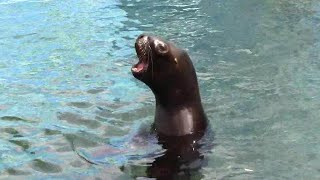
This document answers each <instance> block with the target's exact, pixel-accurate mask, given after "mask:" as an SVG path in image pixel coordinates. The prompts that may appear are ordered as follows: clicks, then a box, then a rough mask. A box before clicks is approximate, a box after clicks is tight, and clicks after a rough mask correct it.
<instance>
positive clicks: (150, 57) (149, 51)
mask: <svg viewBox="0 0 320 180" xmlns="http://www.w3.org/2000/svg"><path fill="white" fill-rule="evenodd" d="M152 57H153V56H152V49H151V47H150V44H149V43H148V61H149V62H150V63H151V78H152V79H153V59H152Z"/></svg>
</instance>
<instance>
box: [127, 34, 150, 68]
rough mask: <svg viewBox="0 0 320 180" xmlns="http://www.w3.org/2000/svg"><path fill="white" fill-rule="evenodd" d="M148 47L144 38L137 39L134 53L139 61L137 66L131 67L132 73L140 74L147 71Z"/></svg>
mask: <svg viewBox="0 0 320 180" xmlns="http://www.w3.org/2000/svg"><path fill="white" fill-rule="evenodd" d="M148 47H149V43H148V40H147V39H146V38H142V39H139V40H138V41H137V42H136V43H135V48H136V53H137V56H138V59H139V61H138V63H137V64H135V65H133V66H132V68H131V71H132V73H134V74H141V73H144V72H146V71H147V70H148V66H149V60H148Z"/></svg>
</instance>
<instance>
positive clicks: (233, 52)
mask: <svg viewBox="0 0 320 180" xmlns="http://www.w3.org/2000/svg"><path fill="white" fill-rule="evenodd" d="M319 29H320V3H319V1H317V0H308V1H306V0H267V1H261V0H230V1H224V0H214V1H213V0H185V1H182V0H166V1H152V0H145V1H139V0H135V1H133V0H127V1H124V0H122V1H121V0H101V1H88V0H87V1H85V0H77V1H75V0H70V1H66V2H62V1H50V0H0V128H1V131H0V172H1V173H0V178H1V179H5V178H12V179H16V178H25V179H43V178H51V179H79V178H93V177H102V178H105V179H117V178H119V179H128V178H130V177H131V178H132V177H136V176H144V175H145V173H144V172H143V171H144V170H145V168H143V166H142V165H141V166H140V164H143V163H142V162H141V161H144V162H149V161H150V162H152V161H153V160H154V158H155V157H156V156H157V154H159V153H161V152H162V150H161V148H160V147H159V146H158V145H157V144H156V143H155V140H154V139H152V138H150V137H148V138H147V139H148V140H147V141H146V140H145V139H144V138H145V137H144V138H142V137H140V138H139V136H138V137H137V136H136V134H139V133H141V131H143V129H147V127H148V125H149V124H150V122H152V119H153V115H154V112H153V111H154V97H153V95H152V93H151V92H150V90H149V89H148V88H147V87H146V86H145V85H143V84H142V83H141V82H139V81H137V80H135V79H134V78H133V77H132V75H131V73H130V67H131V65H132V64H133V63H134V62H136V60H135V59H136V57H135V52H134V48H133V44H134V41H135V38H136V37H137V36H138V35H139V34H141V33H143V32H149V33H152V34H156V35H159V36H162V37H164V38H165V39H168V40H171V41H173V42H175V43H176V44H177V45H178V46H180V47H182V48H185V49H187V50H188V52H189V54H190V56H191V58H192V60H193V62H194V64H195V67H196V69H197V73H198V78H199V83H200V89H201V95H202V99H203V103H204V106H205V111H206V112H207V115H208V117H209V119H210V123H211V125H212V127H213V129H214V132H215V144H216V146H215V147H214V148H213V149H212V152H211V153H207V154H206V157H207V165H205V166H203V167H202V169H201V170H199V172H198V174H197V175H196V176H194V178H195V179H200V178H202V179H319V178H320V153H319V152H320V133H319V132H320V131H319V128H320V121H319V119H320V110H319V109H320V73H319V72H320V71H319V69H320V57H319V54H320V53H319V52H320V33H319ZM141 129H142V130H141ZM150 154H151V155H150ZM152 154H155V155H154V156H152ZM83 157H84V158H88V159H90V160H92V161H93V162H98V164H99V165H93V164H90V163H87V162H86V161H85V160H84V159H83ZM133 157H136V158H133ZM130 165H136V166H137V167H136V168H131V169H130V168H127V169H126V168H123V167H128V166H130Z"/></svg>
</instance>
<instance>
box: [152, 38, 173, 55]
mask: <svg viewBox="0 0 320 180" xmlns="http://www.w3.org/2000/svg"><path fill="white" fill-rule="evenodd" d="M154 46H155V49H156V52H157V53H159V54H161V55H163V54H166V53H167V52H168V51H169V48H168V45H167V44H166V43H164V42H162V41H159V40H154Z"/></svg>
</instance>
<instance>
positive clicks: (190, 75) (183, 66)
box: [131, 34, 208, 136]
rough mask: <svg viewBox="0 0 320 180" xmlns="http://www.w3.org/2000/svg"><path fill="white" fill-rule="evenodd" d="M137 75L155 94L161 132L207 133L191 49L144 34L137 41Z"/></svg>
mask: <svg viewBox="0 0 320 180" xmlns="http://www.w3.org/2000/svg"><path fill="white" fill-rule="evenodd" d="M135 49H136V53H137V56H138V59H139V61H138V63H137V64H135V65H133V66H132V68H131V71H132V74H133V76H134V77H135V78H137V79H139V80H140V81H142V82H144V83H145V84H146V85H147V86H149V88H150V89H151V90H152V92H153V93H154V95H155V99H156V113H155V119H154V125H153V127H154V130H155V131H156V133H157V134H158V135H160V136H185V135H191V134H199V135H200V134H203V133H204V131H205V130H206V128H207V124H208V122H207V117H206V115H205V113H204V110H203V107H202V104H201V98H200V93H199V87H198V80H197V76H196V72H195V69H194V66H193V64H192V61H191V59H190V57H189V55H188V53H187V52H186V51H184V50H182V49H180V48H178V47H176V46H175V45H174V44H172V43H170V42H166V41H164V40H162V39H160V38H158V37H154V36H149V35H144V34H142V35H140V36H139V37H138V38H137V40H136V42H135Z"/></svg>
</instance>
